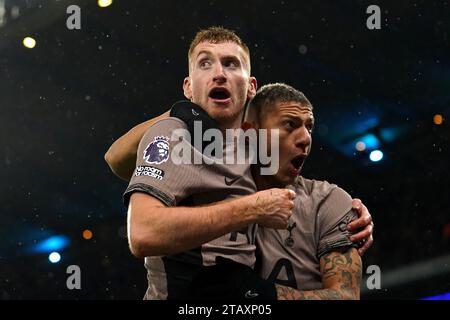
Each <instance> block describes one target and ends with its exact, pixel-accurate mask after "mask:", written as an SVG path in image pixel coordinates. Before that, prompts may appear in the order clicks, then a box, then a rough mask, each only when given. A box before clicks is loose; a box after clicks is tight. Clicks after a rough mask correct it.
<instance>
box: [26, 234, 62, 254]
mask: <svg viewBox="0 0 450 320" xmlns="http://www.w3.org/2000/svg"><path fill="white" fill-rule="evenodd" d="M68 245H69V239H68V238H67V237H66V236H52V237H50V238H47V239H45V240H42V241H41V242H39V243H38V244H36V245H34V246H33V247H32V248H31V252H34V253H40V252H53V251H56V250H62V249H64V248H66V247H67V246H68Z"/></svg>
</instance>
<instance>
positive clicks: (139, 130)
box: [105, 111, 170, 181]
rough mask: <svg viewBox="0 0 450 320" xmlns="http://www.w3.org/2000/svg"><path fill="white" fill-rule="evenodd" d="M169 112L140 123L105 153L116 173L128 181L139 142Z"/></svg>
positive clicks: (167, 115)
mask: <svg viewBox="0 0 450 320" xmlns="http://www.w3.org/2000/svg"><path fill="white" fill-rule="evenodd" d="M169 113H170V111H167V112H165V113H163V114H162V115H160V116H158V117H156V118H153V119H150V120H147V121H145V122H143V123H141V124H138V125H137V126H135V127H133V128H132V129H131V130H130V131H128V132H127V133H126V134H124V135H123V136H121V137H120V138H119V139H117V140H116V141H114V143H113V144H112V145H111V147H109V149H108V151H107V152H106V154H105V161H106V162H107V163H108V165H109V167H110V168H111V170H112V171H113V173H114V174H115V175H117V176H118V177H119V178H122V179H124V180H126V181H129V180H130V179H131V176H132V175H133V171H134V168H135V166H136V157H137V150H138V147H139V142H140V141H141V139H142V137H143V136H144V134H145V132H146V131H147V129H148V128H149V127H150V126H151V125H153V124H154V123H155V122H157V121H159V120H161V119H164V118H167V117H169Z"/></svg>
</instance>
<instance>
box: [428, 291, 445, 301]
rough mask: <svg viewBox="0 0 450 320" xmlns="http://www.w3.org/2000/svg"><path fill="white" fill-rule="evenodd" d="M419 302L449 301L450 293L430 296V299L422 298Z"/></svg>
mask: <svg viewBox="0 0 450 320" xmlns="http://www.w3.org/2000/svg"><path fill="white" fill-rule="evenodd" d="M421 300H450V292H448V293H443V294H439V295H436V296H431V297H428V298H423V299H421Z"/></svg>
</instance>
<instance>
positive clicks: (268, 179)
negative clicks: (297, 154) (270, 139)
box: [251, 164, 285, 190]
mask: <svg viewBox="0 0 450 320" xmlns="http://www.w3.org/2000/svg"><path fill="white" fill-rule="evenodd" d="M251 170H252V175H253V179H254V180H255V184H256V188H257V189H258V190H266V189H270V188H284V187H285V186H284V185H282V184H280V183H279V182H277V181H276V180H275V179H273V176H270V175H261V167H260V166H259V165H255V164H254V165H252V167H251Z"/></svg>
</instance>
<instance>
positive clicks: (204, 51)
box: [197, 50, 212, 59]
mask: <svg viewBox="0 0 450 320" xmlns="http://www.w3.org/2000/svg"><path fill="white" fill-rule="evenodd" d="M202 54H204V55H206V56H208V57H210V56H211V55H212V52H211V51H208V50H202V51H200V52H199V53H198V54H197V59H198V57H200V56H201V55H202Z"/></svg>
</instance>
